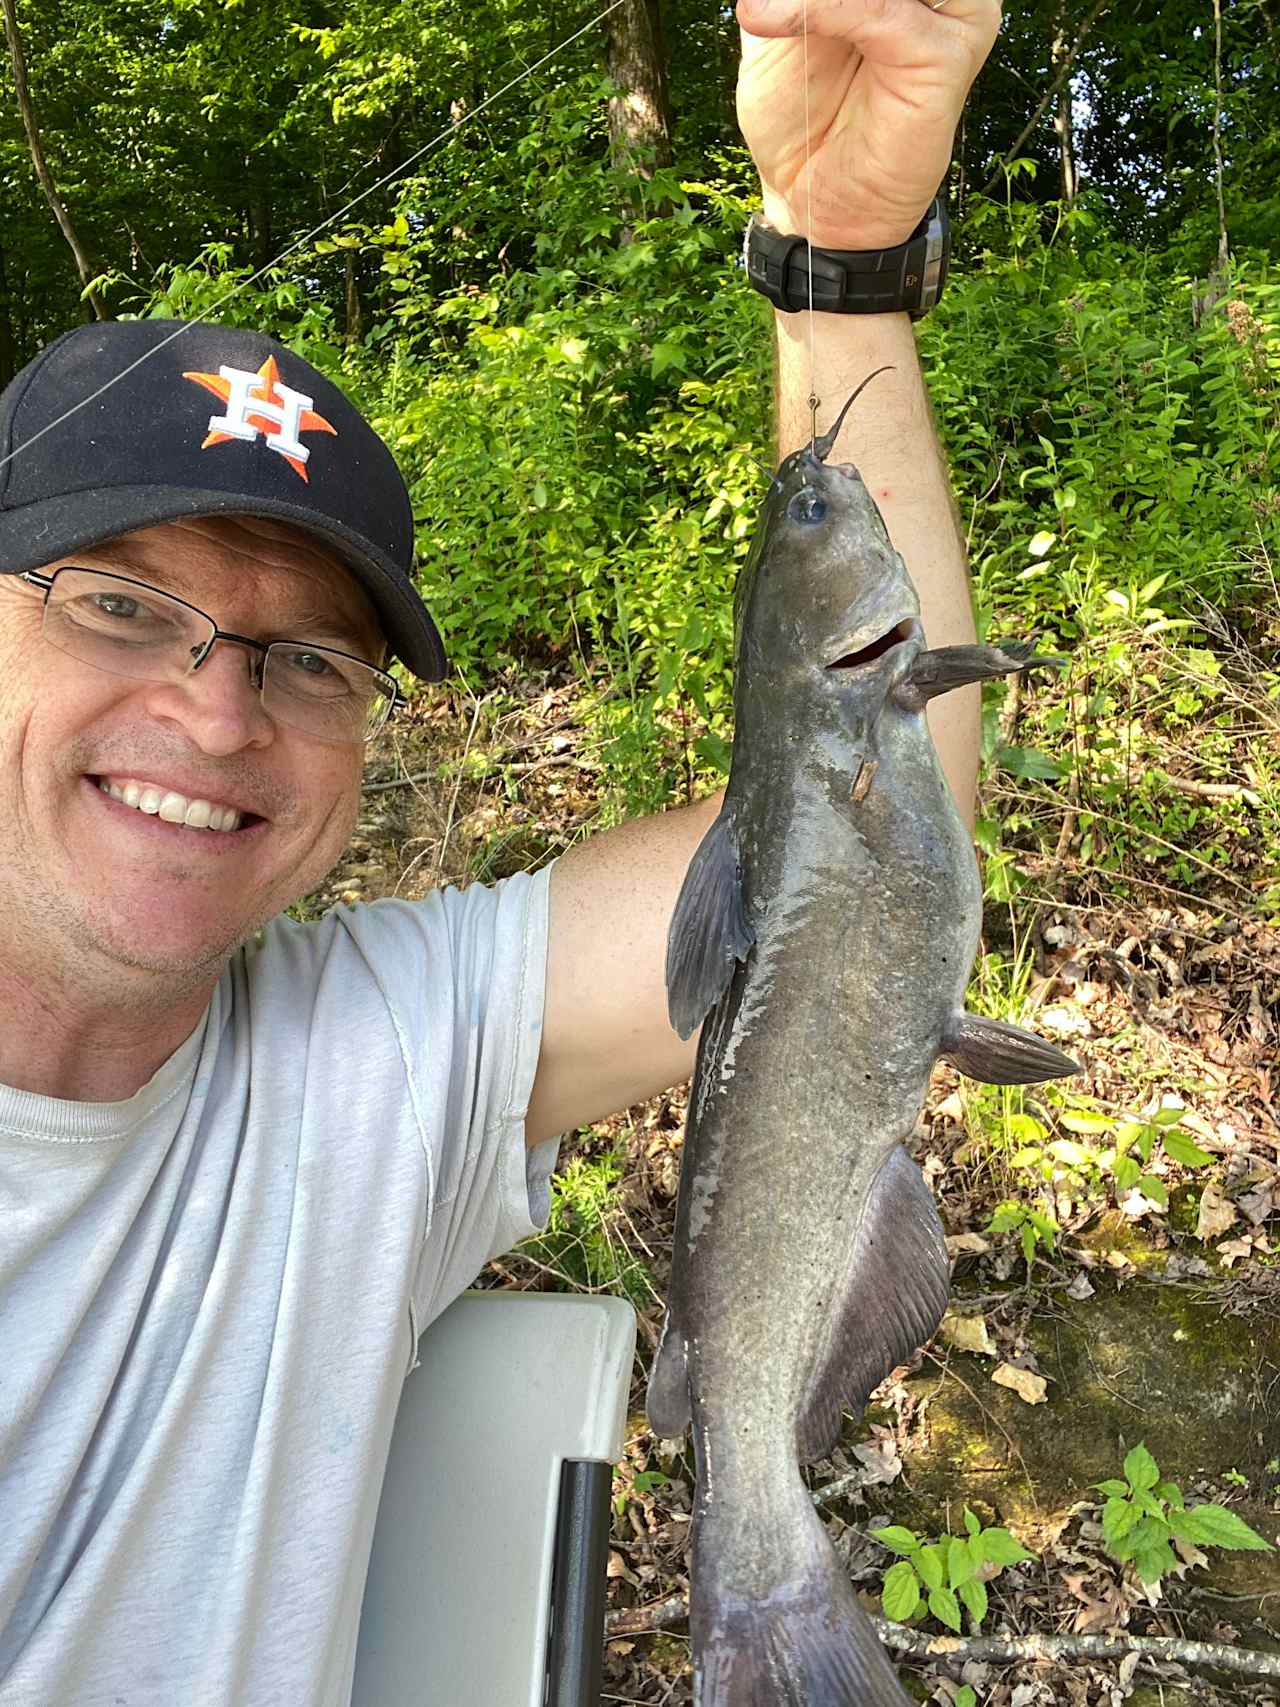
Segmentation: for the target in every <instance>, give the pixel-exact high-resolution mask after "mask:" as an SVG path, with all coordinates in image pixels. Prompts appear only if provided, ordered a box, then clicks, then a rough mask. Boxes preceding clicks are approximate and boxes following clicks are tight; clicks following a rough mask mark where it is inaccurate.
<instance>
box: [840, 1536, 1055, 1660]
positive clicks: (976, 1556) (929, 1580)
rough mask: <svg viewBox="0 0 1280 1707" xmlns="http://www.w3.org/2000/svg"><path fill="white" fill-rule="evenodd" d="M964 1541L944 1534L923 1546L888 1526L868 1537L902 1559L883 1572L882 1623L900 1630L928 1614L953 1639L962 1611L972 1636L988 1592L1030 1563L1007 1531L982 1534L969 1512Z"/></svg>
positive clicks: (919, 1540) (984, 1610) (982, 1615)
mask: <svg viewBox="0 0 1280 1707" xmlns="http://www.w3.org/2000/svg"><path fill="white" fill-rule="evenodd" d="M964 1527H965V1533H964V1534H963V1535H951V1534H945V1535H941V1536H939V1537H938V1539H937V1540H936V1541H932V1542H930V1541H925V1540H924V1539H923V1538H922V1537H921V1536H919V1535H917V1534H916V1533H915V1531H914V1530H913V1529H907V1528H905V1527H904V1526H903V1525H901V1524H890V1525H888V1526H887V1527H886V1528H883V1529H873V1530H872V1531H871V1533H872V1535H873V1536H874V1537H875V1538H876V1540H877V1541H879V1542H880V1543H881V1545H882V1546H884V1547H887V1548H888V1549H889V1551H890V1552H891V1553H898V1554H901V1555H902V1557H901V1558H900V1559H899V1561H898V1563H897V1564H896V1565H891V1566H890V1567H889V1569H888V1570H887V1571H886V1572H885V1576H884V1587H883V1589H882V1592H881V1604H882V1605H883V1607H884V1615H885V1617H886V1618H892V1619H893V1620H894V1621H895V1622H896V1623H899V1624H905V1623H908V1622H910V1621H911V1620H913V1619H915V1618H917V1617H922V1616H923V1615H924V1611H925V1610H926V1609H927V1611H928V1612H929V1613H931V1614H932V1616H933V1617H934V1618H936V1619H937V1620H938V1622H939V1623H940V1624H945V1625H946V1627H947V1628H948V1629H949V1630H954V1631H955V1632H956V1633H957V1634H959V1632H960V1628H961V1609H962V1608H963V1610H964V1611H965V1612H967V1613H968V1614H969V1628H970V1630H971V1631H972V1632H973V1633H974V1634H976V1633H977V1632H978V1631H979V1630H981V1628H982V1621H983V1619H984V1618H985V1617H986V1615H987V1588H986V1585H987V1583H988V1582H990V1581H991V1580H992V1578H994V1577H997V1576H999V1574H1000V1572H1001V1571H1002V1570H1004V1568H1005V1567H1006V1566H1007V1565H1017V1564H1021V1563H1022V1561H1023V1560H1025V1559H1031V1558H1034V1557H1035V1555H1034V1554H1032V1553H1029V1552H1028V1551H1027V1550H1026V1548H1025V1547H1024V1546H1023V1545H1022V1543H1021V1542H1020V1541H1019V1540H1018V1538H1017V1537H1016V1536H1015V1535H1013V1534H1011V1533H1010V1531H1009V1530H1007V1529H1001V1528H990V1529H988V1528H984V1527H983V1525H982V1524H981V1523H979V1521H978V1519H977V1518H976V1517H975V1516H974V1514H973V1513H972V1512H971V1511H970V1510H969V1508H968V1506H966V1507H965V1511H964Z"/></svg>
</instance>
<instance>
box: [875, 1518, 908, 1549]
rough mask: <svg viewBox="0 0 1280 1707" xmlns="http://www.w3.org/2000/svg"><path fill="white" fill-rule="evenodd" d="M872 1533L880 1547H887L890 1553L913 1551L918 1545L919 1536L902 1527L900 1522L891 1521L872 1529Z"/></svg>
mask: <svg viewBox="0 0 1280 1707" xmlns="http://www.w3.org/2000/svg"><path fill="white" fill-rule="evenodd" d="M871 1533H872V1535H874V1536H875V1538H876V1540H877V1541H878V1542H879V1543H880V1545H881V1546H882V1547H887V1548H888V1549H889V1551H890V1552H891V1553H914V1552H915V1551H916V1549H917V1548H918V1547H919V1545H920V1537H919V1536H918V1535H916V1534H913V1533H912V1531H911V1530H910V1529H904V1528H903V1526H902V1525H901V1524H900V1523H891V1524H889V1525H888V1526H887V1527H886V1528H884V1529H873V1530H872V1531H871Z"/></svg>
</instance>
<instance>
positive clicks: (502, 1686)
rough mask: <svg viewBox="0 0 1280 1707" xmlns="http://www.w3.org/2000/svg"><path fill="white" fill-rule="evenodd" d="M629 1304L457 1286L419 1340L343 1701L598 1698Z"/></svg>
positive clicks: (411, 1704)
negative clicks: (458, 1292)
mask: <svg viewBox="0 0 1280 1707" xmlns="http://www.w3.org/2000/svg"><path fill="white" fill-rule="evenodd" d="M635 1337H636V1325H635V1312H634V1311H633V1310H632V1308H631V1306H630V1304H628V1303H626V1302H625V1300H623V1299H620V1298H598V1297H584V1296H578V1295H563V1294H557V1293H546V1292H468V1293H465V1294H464V1295H463V1296H462V1297H461V1298H459V1299H458V1300H457V1301H456V1302H455V1303H453V1304H452V1305H450V1307H449V1309H448V1310H446V1311H445V1313H444V1314H443V1315H442V1316H441V1317H440V1318H439V1320H438V1321H436V1322H433V1323H432V1325H431V1327H430V1328H429V1329H428V1331H427V1332H426V1333H425V1334H424V1335H423V1337H422V1341H421V1345H420V1348H419V1355H420V1358H421V1362H420V1365H419V1367H418V1368H417V1369H416V1370H415V1371H414V1372H413V1374H412V1375H410V1376H409V1377H408V1379H407V1380H406V1382H405V1387H404V1394H403V1396H402V1398H401V1401H400V1409H399V1412H398V1414H397V1417H396V1426H395V1433H394V1435H393V1437H392V1442H391V1457H390V1461H389V1463H388V1466H387V1478H386V1482H385V1483H384V1485H383V1490H382V1502H381V1504H380V1506H379V1508H378V1519H377V1526H376V1528H375V1531H374V1538H373V1556H372V1558H371V1560H370V1565H369V1578H368V1583H367V1585H366V1588H365V1597H364V1607H363V1610H362V1613H361V1619H360V1637H359V1644H358V1647H357V1650H356V1666H355V1687H354V1691H353V1694H352V1704H353V1707H597V1703H598V1702H599V1698H600V1662H601V1651H602V1646H603V1624H604V1594H605V1564H606V1560H607V1556H608V1535H609V1495H610V1489H611V1486H612V1466H613V1465H614V1464H615V1463H616V1462H617V1461H618V1459H619V1458H620V1457H621V1456H622V1446H623V1435H624V1431H625V1427H626V1416H627V1395H628V1391H629V1388H630V1382H631V1361H632V1355H633V1352H634V1350H635Z"/></svg>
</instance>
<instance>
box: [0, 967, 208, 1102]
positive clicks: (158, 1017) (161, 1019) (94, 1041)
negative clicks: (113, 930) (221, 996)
mask: <svg viewBox="0 0 1280 1707" xmlns="http://www.w3.org/2000/svg"><path fill="white" fill-rule="evenodd" d="M215 982H216V980H211V979H206V980H205V981H204V982H203V984H202V985H201V987H199V988H186V987H184V988H183V989H182V990H181V991H176V992H175V991H173V990H168V991H166V992H164V995H163V998H161V997H160V996H159V995H158V993H157V991H156V990H155V988H154V985H155V978H154V975H150V974H145V973H142V974H139V973H131V972H130V970H129V969H127V968H121V969H120V972H119V977H118V979H117V980H116V981H115V983H114V985H113V988H112V989H111V990H110V991H109V992H106V991H102V992H92V991H91V990H90V989H89V988H87V987H85V988H80V989H77V990H76V991H75V992H72V991H70V990H68V989H67V988H65V987H62V986H59V985H57V984H52V985H51V984H49V983H42V984H40V985H37V984H36V983H34V982H33V981H30V980H23V979H21V978H18V977H16V976H14V975H13V973H12V970H11V969H10V968H9V967H6V966H4V965H2V964H0V1085H5V1086H8V1087H9V1088H11V1089H13V1090H20V1091H34V1092H35V1093H36V1094H37V1095H38V1096H48V1097H61V1098H63V1099H64V1100H66V1101H69V1102H124V1101H125V1100H127V1099H128V1098H129V1097H131V1096H132V1095H133V1094H134V1092H135V1091H138V1090H140V1089H141V1088H142V1086H143V1085H145V1084H146V1082H147V1080H148V1079H150V1078H151V1076H152V1075H153V1074H154V1073H155V1072H156V1070H157V1069H158V1068H159V1067H161V1066H163V1064H164V1063H165V1062H166V1061H167V1060H168V1059H169V1057H170V1055H172V1054H173V1052H174V1050H175V1049H177V1048H178V1047H179V1045H180V1044H182V1043H183V1042H185V1040H186V1039H187V1038H188V1037H189V1036H190V1035H191V1033H192V1032H193V1031H194V1030H195V1028H196V1026H197V1025H198V1024H199V1021H200V1016H201V1015H202V1014H203V1013H204V1010H205V1008H206V1007H207V1006H208V1004H209V1000H210V997H211V996H212V994H213V988H214V983H215ZM148 986H150V987H148Z"/></svg>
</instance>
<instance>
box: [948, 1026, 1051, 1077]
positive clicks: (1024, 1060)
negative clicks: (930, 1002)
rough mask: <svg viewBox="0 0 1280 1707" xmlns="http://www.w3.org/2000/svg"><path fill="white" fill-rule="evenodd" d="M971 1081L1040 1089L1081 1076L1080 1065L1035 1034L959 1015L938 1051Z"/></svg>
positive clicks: (1016, 1027)
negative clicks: (1047, 1082)
mask: <svg viewBox="0 0 1280 1707" xmlns="http://www.w3.org/2000/svg"><path fill="white" fill-rule="evenodd" d="M938 1053H939V1054H940V1055H941V1056H942V1058H943V1060H944V1061H950V1062H951V1063H952V1065H953V1066H956V1067H958V1068H959V1069H960V1071H961V1072H962V1073H963V1074H964V1075H965V1076H966V1078H970V1079H980V1080H981V1081H982V1082H983V1084H986V1085H1038V1084H1040V1083H1041V1081H1042V1080H1044V1079H1061V1078H1065V1077H1066V1075H1067V1074H1068V1073H1078V1072H1079V1071H1080V1066H1079V1063H1078V1062H1076V1061H1073V1060H1072V1059H1071V1057H1070V1055H1064V1054H1063V1052H1062V1050H1061V1049H1059V1048H1058V1047H1057V1046H1056V1044H1053V1043H1046V1042H1045V1040H1044V1038H1043V1037H1037V1036H1036V1034H1035V1033H1034V1032H1033V1031H1023V1029H1022V1027H1021V1026H1017V1025H1007V1024H1006V1023H1005V1022H1004V1020H1000V1019H979V1017H978V1016H977V1015H976V1014H956V1015H955V1017H954V1018H953V1019H952V1021H951V1023H950V1024H949V1025H948V1026H947V1029H946V1031H945V1032H944V1033H943V1037H942V1047H941V1049H940V1050H939V1051H938Z"/></svg>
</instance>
